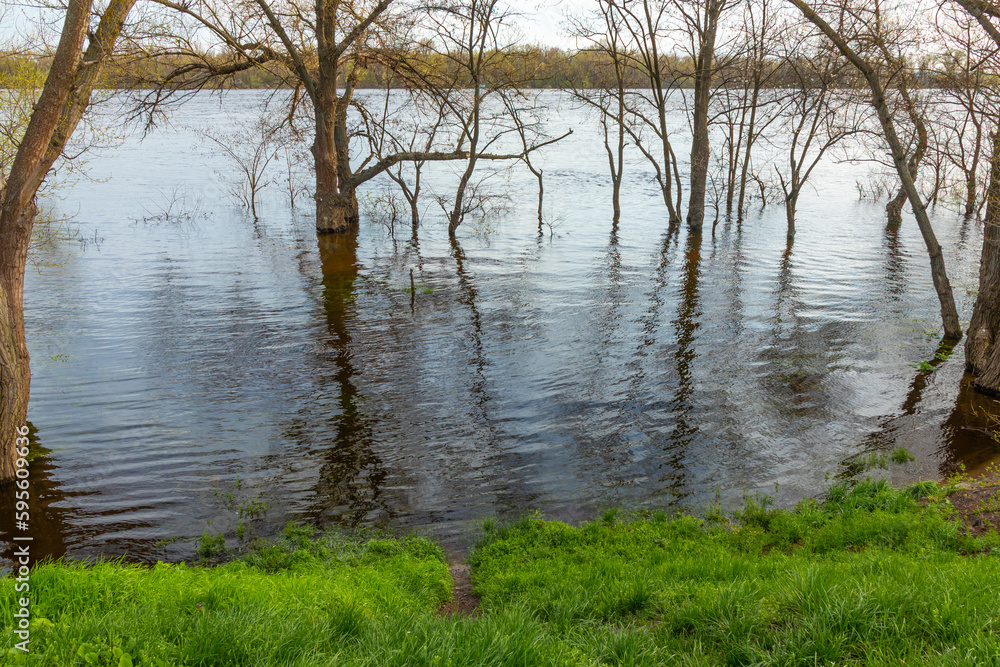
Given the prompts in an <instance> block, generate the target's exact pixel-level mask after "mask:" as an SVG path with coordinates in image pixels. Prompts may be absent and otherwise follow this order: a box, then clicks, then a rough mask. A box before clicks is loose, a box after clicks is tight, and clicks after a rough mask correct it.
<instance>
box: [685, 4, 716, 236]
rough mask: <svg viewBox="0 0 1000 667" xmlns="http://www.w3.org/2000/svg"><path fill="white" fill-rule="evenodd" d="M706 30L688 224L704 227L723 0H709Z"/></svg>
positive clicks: (697, 82)
mask: <svg viewBox="0 0 1000 667" xmlns="http://www.w3.org/2000/svg"><path fill="white" fill-rule="evenodd" d="M705 1H706V5H705V31H704V34H703V35H701V43H700V44H699V48H698V57H697V61H696V63H695V75H694V118H693V119H692V124H691V131H692V137H691V194H690V196H689V197H688V214H687V223H688V225H689V226H690V227H691V228H693V229H701V226H702V225H703V224H704V222H705V192H706V190H707V186H708V161H709V157H710V156H709V149H708V103H709V101H710V99H711V95H712V67H713V63H712V60H713V58H714V55H715V34H716V29H717V27H718V21H719V11H720V10H721V3H720V1H719V0H705Z"/></svg>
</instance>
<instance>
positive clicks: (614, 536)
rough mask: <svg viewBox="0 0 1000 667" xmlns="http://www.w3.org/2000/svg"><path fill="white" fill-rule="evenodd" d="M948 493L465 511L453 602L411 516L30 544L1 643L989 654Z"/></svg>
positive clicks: (165, 651) (358, 658) (205, 652)
mask: <svg viewBox="0 0 1000 667" xmlns="http://www.w3.org/2000/svg"><path fill="white" fill-rule="evenodd" d="M950 512H951V510H950V505H949V504H948V502H947V498H946V489H943V488H942V487H940V486H939V485H937V484H934V483H929V482H924V483H921V484H919V485H916V486H914V487H909V488H907V489H902V490H896V489H893V488H892V487H891V486H890V485H889V484H888V483H887V482H885V481H872V480H864V481H862V482H860V483H857V484H855V485H848V484H841V485H836V486H834V487H832V488H831V489H830V490H829V492H828V494H827V495H826V497H825V498H824V499H823V500H822V501H819V500H806V501H804V502H802V503H800V504H799V505H798V506H797V507H796V508H794V509H791V510H785V509H775V508H772V507H771V506H770V504H769V501H768V500H767V499H766V498H752V497H751V498H748V499H747V501H746V502H745V503H744V505H743V506H742V507H741V508H740V509H739V511H737V512H736V513H735V514H734V515H729V516H725V515H723V514H722V513H721V512H720V511H719V510H718V508H716V509H715V510H714V511H713V514H712V520H711V521H706V520H705V519H702V518H698V517H694V516H675V517H668V516H667V515H666V514H665V513H663V512H658V513H655V514H649V515H646V516H640V517H632V518H629V517H627V516H623V515H622V513H620V512H612V511H609V512H606V513H605V514H604V515H603V516H601V517H598V519H597V520H596V521H594V522H593V523H587V524H583V525H581V526H579V527H571V526H567V525H566V524H563V523H560V522H554V521H545V520H543V519H541V518H539V517H527V518H525V519H523V520H521V521H518V522H516V523H512V524H501V523H499V522H496V521H487V522H485V523H484V526H483V534H482V537H481V539H480V541H479V543H478V544H477V546H476V549H475V550H474V552H473V554H472V556H471V557H470V562H471V564H472V566H473V574H472V578H473V584H474V586H475V588H476V590H477V592H478V593H479V594H480V595H481V596H482V602H481V608H480V612H481V613H480V615H479V616H478V617H477V618H472V619H468V618H443V617H440V616H439V615H438V614H437V613H436V610H437V608H438V606H439V605H440V604H441V603H442V602H443V601H446V600H447V599H449V597H450V578H449V575H448V570H447V565H446V564H445V562H444V558H443V555H442V552H441V550H440V549H439V548H438V547H437V546H435V545H433V544H431V543H429V542H427V541H425V540H422V539H418V538H405V539H387V538H384V537H381V536H379V535H368V536H362V537H353V538H350V537H347V536H345V535H344V534H338V533H331V534H325V535H316V534H313V532H312V531H310V530H308V529H305V528H295V527H291V528H289V529H288V530H287V531H286V537H285V539H284V540H282V541H281V542H280V543H278V544H273V545H270V546H264V547H261V548H260V549H258V550H257V551H255V552H253V553H251V554H250V555H248V556H245V557H244V558H242V559H241V560H240V561H238V562H233V563H228V564H226V565H222V566H219V567H214V568H201V567H187V566H184V565H165V564H161V565H157V566H156V567H155V568H141V567H133V566H125V565H121V564H118V563H102V564H98V565H95V566H86V567H85V566H78V565H65V564H48V565H44V566H41V567H39V568H37V569H36V570H35V571H34V572H33V574H32V587H33V594H34V599H35V600H36V602H35V606H34V607H33V613H34V616H33V617H34V619H35V625H34V626H33V632H32V649H33V652H32V653H31V654H30V655H29V656H26V657H21V658H20V661H21V662H20V663H13V664H33V665H65V666H67V667H70V666H73V665H86V664H94V665H116V666H120V665H123V664H127V663H124V662H122V661H123V660H124V659H125V658H126V657H127V658H128V660H129V661H130V662H131V663H132V664H134V665H212V666H215V665H219V666H228V665H234V666H235V665H303V666H304V665H511V666H513V665H521V666H526V665H674V664H676V665H828V664H835V665H840V664H857V665H897V664H907V665H973V664H975V665H1000V558H998V557H997V556H995V555H994V554H995V553H996V554H1000V549H998V547H1000V539H998V537H997V535H995V534H992V535H989V536H986V537H979V538H974V537H970V536H968V535H965V534H963V533H962V532H961V530H960V528H959V525H958V524H957V523H956V522H954V521H952V520H951V517H950ZM12 587H13V582H12V581H11V580H10V579H8V580H6V581H5V583H4V595H3V596H2V598H0V606H2V607H3V609H2V611H0V613H2V614H3V616H2V618H3V619H4V622H6V623H9V619H11V618H12V612H13V604H14V597H15V596H14V593H13V591H12ZM42 619H44V620H42ZM4 636H5V637H7V639H5V640H4V641H5V642H8V644H7V645H8V646H9V645H10V643H9V642H10V641H11V640H10V637H11V628H10V627H8V628H6V629H5V634H4ZM116 649H117V653H116V652H115V651H116Z"/></svg>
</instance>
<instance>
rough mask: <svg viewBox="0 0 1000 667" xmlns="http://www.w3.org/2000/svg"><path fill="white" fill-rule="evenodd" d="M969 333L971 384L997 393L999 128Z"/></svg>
mask: <svg viewBox="0 0 1000 667" xmlns="http://www.w3.org/2000/svg"><path fill="white" fill-rule="evenodd" d="M968 336H969V337H968V339H967V340H966V341H965V365H966V368H967V369H968V370H969V372H970V373H972V375H973V381H972V386H973V387H975V389H976V390H977V391H979V392H981V393H984V394H988V395H990V396H1000V132H998V133H997V134H995V135H994V137H993V155H992V157H991V159H990V181H989V185H988V187H987V189H986V217H985V219H984V220H983V251H982V258H981V260H980V265H979V294H978V295H977V296H976V305H975V306H974V307H973V310H972V321H971V322H970V323H969V334H968Z"/></svg>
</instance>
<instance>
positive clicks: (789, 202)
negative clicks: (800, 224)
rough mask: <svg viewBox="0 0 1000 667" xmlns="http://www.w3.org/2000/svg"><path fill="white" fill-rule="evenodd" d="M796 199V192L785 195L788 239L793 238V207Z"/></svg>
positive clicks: (797, 196)
mask: <svg viewBox="0 0 1000 667" xmlns="http://www.w3.org/2000/svg"><path fill="white" fill-rule="evenodd" d="M798 200H799V193H798V192H792V193H790V194H789V195H788V196H787V197H785V219H786V221H787V222H788V235H787V238H788V240H789V241H791V240H792V239H793V238H795V207H796V205H797V204H798Z"/></svg>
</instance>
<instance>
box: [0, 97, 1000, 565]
mask: <svg viewBox="0 0 1000 667" xmlns="http://www.w3.org/2000/svg"><path fill="white" fill-rule="evenodd" d="M542 95H544V96H547V98H546V99H547V101H548V102H549V103H550V104H551V105H553V106H554V107H558V109H557V111H556V112H555V113H553V115H552V117H551V118H550V121H549V123H550V129H551V132H552V133H553V134H555V133H561V132H562V131H564V129H565V128H568V127H572V128H573V129H574V134H573V135H572V136H571V137H569V138H568V139H566V140H564V141H563V142H561V143H558V144H556V145H554V146H551V147H549V148H548V149H546V150H545V151H544V153H543V154H540V155H539V157H538V159H537V162H538V163H539V164H540V166H542V167H543V168H544V173H545V185H546V200H545V207H546V217H547V218H548V219H549V220H550V221H551V222H552V226H551V228H550V227H548V226H546V227H545V228H544V229H543V232H542V234H541V235H539V233H538V226H537V221H536V220H535V217H534V206H535V196H536V190H535V181H534V178H533V177H532V176H531V174H529V173H528V172H527V171H526V170H525V169H523V167H521V168H515V169H513V170H511V171H510V172H499V173H498V174H497V175H496V177H495V178H494V179H493V187H495V188H496V190H497V191H498V192H501V191H502V192H507V193H509V194H511V197H512V198H511V203H510V205H511V210H510V212H509V214H507V215H505V216H503V217H502V219H500V220H499V221H498V222H496V223H494V224H492V225H476V224H473V223H471V222H470V223H467V224H466V225H464V226H463V227H462V228H461V230H460V233H459V237H460V244H459V245H458V246H452V245H451V244H450V243H449V242H448V238H447V234H446V230H445V224H444V222H443V218H442V215H441V214H440V212H439V210H438V209H436V207H435V206H434V205H433V203H432V202H431V200H430V199H429V198H428V209H427V214H426V216H425V221H424V224H423V226H422V228H421V229H420V231H419V240H418V241H417V242H414V241H413V240H412V239H411V238H410V233H409V229H408V226H407V225H406V224H405V223H404V224H402V225H401V226H399V227H397V228H396V231H395V238H393V236H392V235H390V234H389V233H388V231H387V230H386V228H385V227H384V226H382V225H379V224H375V223H373V222H371V221H367V220H363V222H362V229H361V233H360V235H359V237H358V239H357V242H356V244H355V243H353V242H348V241H344V240H342V239H340V240H338V239H333V238H320V239H317V236H316V234H315V232H314V228H313V223H312V220H311V217H310V211H309V210H308V204H309V203H311V202H310V201H309V200H307V199H303V200H300V201H299V209H298V210H293V209H292V208H291V207H290V206H289V204H288V200H287V197H286V196H285V195H284V193H283V191H282V189H281V188H280V186H273V187H271V188H269V189H268V190H267V191H265V193H264V197H263V202H262V206H261V211H262V213H261V218H260V220H259V221H257V222H256V223H255V222H253V221H252V220H250V219H249V218H248V216H247V215H246V214H245V213H244V212H243V211H242V210H241V209H239V208H238V207H236V206H235V205H234V204H233V203H232V201H231V199H230V198H228V197H227V195H226V194H225V187H224V181H225V172H226V171H227V169H229V167H227V163H226V162H225V161H224V160H223V159H222V158H221V157H220V153H219V149H218V148H217V147H214V146H213V145H212V144H211V143H210V142H207V141H205V139H204V136H203V135H202V134H201V130H203V129H205V128H211V129H213V131H219V129H220V128H222V129H223V130H224V129H225V128H227V127H232V126H239V125H241V124H246V123H248V122H249V121H248V120H247V119H248V118H249V114H250V113H251V110H252V109H253V108H254V105H255V102H256V101H258V100H259V99H260V96H261V93H258V92H253V91H246V92H238V93H229V94H227V96H226V97H225V98H224V100H223V101H222V102H220V99H219V98H218V97H213V96H209V95H200V96H198V97H196V98H195V99H193V100H192V101H190V102H188V103H187V104H186V105H184V106H183V107H181V108H179V109H178V110H177V111H176V112H175V114H174V115H173V117H172V124H171V125H167V126H162V127H160V128H159V129H157V130H155V131H153V132H152V133H150V134H149V135H148V136H145V137H144V138H143V137H142V136H141V134H139V133H132V134H129V135H128V136H127V137H126V138H125V139H124V142H123V144H122V145H121V146H120V147H119V148H117V149H114V150H106V151H99V152H97V153H92V154H90V155H89V156H88V158H87V160H88V161H87V164H86V173H87V177H86V178H81V177H79V176H74V175H66V174H64V175H62V176H61V185H60V186H59V187H58V188H57V189H56V190H55V193H56V195H57V196H55V197H51V198H50V199H49V200H47V205H48V206H49V210H50V212H51V213H52V215H54V216H56V217H60V216H70V217H71V218H72V222H71V223H70V224H71V225H72V226H74V228H75V229H77V230H78V231H79V234H80V236H82V237H83V238H84V239H85V240H86V242H81V241H80V239H77V240H70V241H57V242H56V243H55V244H54V245H51V246H48V247H44V248H41V249H40V250H39V251H37V252H36V254H35V259H36V265H35V266H33V267H29V270H28V278H27V287H26V296H25V302H26V314H27V322H28V324H27V326H28V338H29V343H30V347H31V353H32V367H33V380H32V394H31V403H30V407H29V420H30V422H31V424H32V426H33V429H35V433H34V438H35V439H36V441H37V444H38V446H39V447H40V448H41V451H43V452H45V454H46V456H45V458H43V459H41V460H39V461H38V462H36V464H34V467H33V468H32V476H33V477H32V482H33V490H34V495H35V496H37V498H36V500H35V501H34V503H33V506H32V522H33V523H32V530H33V531H34V534H35V536H36V552H35V555H36V556H37V555H40V554H42V553H48V554H52V555H67V556H69V557H73V558H82V557H93V556H96V555H98V554H104V555H107V556H116V555H122V554H128V555H129V557H131V558H136V559H141V560H156V559H177V558H187V557H190V556H191V555H192V553H193V551H194V549H195V538H196V537H198V536H200V535H201V534H202V533H203V531H208V532H210V533H218V532H223V533H225V534H226V535H227V536H228V538H229V543H230V545H235V544H237V543H238V541H239V537H238V534H237V530H238V526H239V523H240V522H241V521H242V522H243V523H244V524H245V527H246V528H247V530H248V531H249V532H245V533H244V535H250V534H253V535H263V536H269V535H273V534H274V533H275V532H277V531H279V530H280V529H281V527H282V526H284V524H285V523H286V522H287V521H289V520H292V519H297V520H307V521H313V522H317V523H320V524H330V523H340V524H347V525H358V524H360V525H377V526H385V527H388V528H391V529H394V530H402V531H416V532H418V533H420V534H425V535H430V536H433V537H436V538H438V539H440V540H442V541H443V542H444V543H445V545H446V546H448V547H449V548H455V549H460V548H462V547H463V545H465V544H467V540H468V538H469V535H470V534H471V532H472V528H473V526H474V525H475V524H476V522H477V521H479V520H480V519H482V518H483V517H486V516H491V515H495V516H501V517H508V516H514V515H517V514H518V513H521V512H523V511H525V510H540V511H542V512H544V513H545V514H546V515H548V516H552V517H557V518H564V519H568V520H575V519H581V518H587V517H590V516H593V515H594V514H595V513H597V512H599V511H600V510H601V509H603V508H606V507H625V508H638V507H688V508H698V507H700V506H703V505H704V504H705V503H707V502H710V501H712V500H713V499H715V498H717V497H718V498H719V499H721V500H722V501H723V502H724V503H729V502H733V501H736V500H738V499H739V498H740V497H742V495H743V493H744V492H763V493H768V494H770V495H773V496H775V498H776V500H777V502H779V503H793V502H795V501H796V500H798V499H800V498H802V497H803V496H804V495H814V494H817V493H821V492H822V490H823V489H824V488H825V486H826V485H827V484H828V480H829V479H830V478H831V477H832V476H835V475H837V474H839V473H840V472H842V470H843V468H844V462H845V461H846V460H847V459H849V458H850V457H852V456H855V455H857V454H858V453H859V452H865V451H868V450H873V449H874V450H883V451H884V450H889V449H892V448H893V447H896V446H900V445H902V446H906V447H907V448H908V449H910V451H911V452H913V453H914V454H915V455H916V456H917V460H916V461H915V462H913V463H910V464H907V465H905V466H896V465H894V466H892V467H891V468H890V469H889V471H888V474H890V475H891V476H893V478H894V479H898V480H902V481H906V480H909V479H916V478H919V477H931V478H935V477H939V476H941V475H942V474H946V473H948V472H949V471H952V470H954V469H955V468H956V467H957V466H958V465H959V464H964V465H966V466H967V467H969V468H974V467H976V466H977V465H981V464H982V462H983V461H985V460H988V459H989V457H990V456H992V453H993V451H994V449H993V448H994V444H993V442H992V440H991V438H990V435H989V429H988V428H987V426H988V425H987V424H986V422H985V421H984V419H983V418H982V415H983V410H984V408H985V409H991V408H992V406H991V404H990V403H989V402H984V401H983V400H982V399H979V398H977V397H976V396H974V395H973V394H971V393H970V392H969V391H968V390H967V388H965V387H964V385H963V384H962V350H961V348H958V349H957V350H956V354H955V356H954V358H952V359H950V360H947V361H944V362H943V363H942V362H940V361H935V362H934V363H935V365H936V368H937V369H936V370H935V371H933V372H922V371H920V370H919V369H917V368H915V367H914V366H915V365H917V364H919V362H921V361H925V360H931V359H933V358H934V354H935V351H936V349H937V344H938V339H937V337H938V336H939V335H940V332H939V328H940V327H939V315H938V306H937V301H936V298H935V296H934V292H933V290H932V287H931V282H930V273H929V268H928V260H927V257H926V252H925V249H924V246H923V242H922V241H921V239H920V236H919V234H918V231H917V229H916V225H915V223H914V222H913V221H912V218H907V219H906V220H905V222H904V224H903V226H902V228H901V229H900V230H899V232H898V234H890V233H887V232H886V230H885V224H884V213H883V209H882V204H873V203H870V202H860V201H858V196H857V191H856V189H855V180H856V179H858V178H862V177H864V175H865V174H866V173H867V172H868V170H869V169H870V168H871V165H870V164H850V163H837V162H834V161H832V160H831V161H827V162H826V163H824V164H823V165H822V166H821V167H820V168H818V169H817V171H816V173H815V174H814V176H813V178H814V182H815V183H817V184H820V185H821V188H820V189H819V190H818V191H817V190H811V191H807V192H806V193H805V194H804V195H803V197H802V200H801V201H800V204H799V218H798V235H797V238H796V239H795V243H794V246H793V247H792V249H791V251H790V252H786V244H785V220H784V212H783V210H782V209H781V207H780V206H777V205H769V206H767V207H766V208H764V209H763V210H761V209H759V207H752V208H751V211H750V213H749V214H748V216H747V218H746V220H744V221H742V222H740V223H738V222H736V221H734V220H726V219H722V220H720V221H719V223H718V225H717V226H716V227H715V228H714V230H713V229H712V228H711V227H709V226H706V228H705V230H704V232H703V233H702V234H700V235H694V234H690V233H688V232H687V231H686V229H684V228H683V227H681V228H679V229H674V230H671V229H668V225H667V222H666V214H665V209H664V206H663V204H662V201H661V199H660V197H659V195H658V193H657V191H656V189H655V187H654V186H653V184H652V183H651V182H650V173H649V171H648V169H646V168H645V167H644V165H642V164H641V162H640V160H641V156H640V155H638V154H637V153H633V154H632V155H631V156H630V158H629V162H628V163H627V165H626V185H625V187H624V192H623V209H624V210H623V215H622V219H621V222H620V224H619V225H618V226H617V227H615V226H613V225H612V221H611V206H610V194H611V190H610V187H609V186H608V184H607V181H608V179H607V176H606V172H607V159H606V155H605V153H604V150H603V146H602V145H601V144H600V143H599V139H598V135H597V131H596V128H595V124H594V122H593V120H592V119H588V118H587V117H586V116H585V115H583V114H582V113H581V112H580V111H578V110H574V109H573V108H572V106H571V105H570V104H569V103H568V99H567V98H565V97H563V96H561V95H560V94H559V93H556V92H546V93H542ZM110 108H111V107H109V109H110ZM682 122H683V120H682V119H681V118H678V119H677V123H678V126H680V124H681V123H682ZM686 150H687V148H686V147H685V146H683V145H681V146H679V147H678V150H677V152H678V154H682V153H684V152H685V151H686ZM427 179H428V184H429V187H431V188H433V189H434V190H436V191H437V192H441V193H446V192H447V191H448V188H453V187H454V183H455V181H456V177H455V175H454V170H453V168H452V167H451V166H450V165H435V166H434V168H433V169H429V173H428V175H427ZM375 191H377V187H376V188H375ZM171 205H172V206H173V208H172V210H171V212H172V214H173V215H171V216H165V215H164V212H165V210H166V209H167V208H168V207H169V206H171ZM933 222H934V224H935V227H936V229H937V232H938V234H939V236H940V239H941V242H942V244H943V246H944V248H945V254H946V260H947V263H948V268H949V271H950V276H951V280H952V284H953V286H954V289H955V294H956V298H957V300H958V303H959V308H960V313H961V316H962V318H963V321H967V320H968V317H969V314H970V312H971V307H972V301H973V298H974V297H973V296H972V295H973V294H974V289H975V287H976V280H977V270H978V268H977V265H978V257H979V249H980V243H981V225H980V224H979V223H978V222H976V221H975V220H966V219H963V218H962V217H961V216H959V215H957V214H955V213H954V212H951V211H948V210H945V209H938V210H936V211H934V217H933ZM411 270H412V271H413V275H414V281H415V284H416V287H417V289H416V292H415V293H414V294H410V293H409V292H407V291H406V288H407V287H409V281H410V277H409V276H410V271H411ZM977 411H978V412H977ZM881 474H886V473H885V472H883V473H881ZM261 502H262V503H264V504H265V506H266V508H265V509H264V511H263V513H259V512H258V511H257V510H258V509H259V505H258V503H261ZM10 504H11V500H10V499H9V498H6V497H5V498H4V499H3V503H2V505H0V529H3V530H4V531H5V532H8V531H9V530H10V528H11V526H10V525H8V524H7V523H3V522H9V520H10V519H9V518H8V517H9V516H10V515H11V514H12V511H11V510H12V508H11V507H10Z"/></svg>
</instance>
